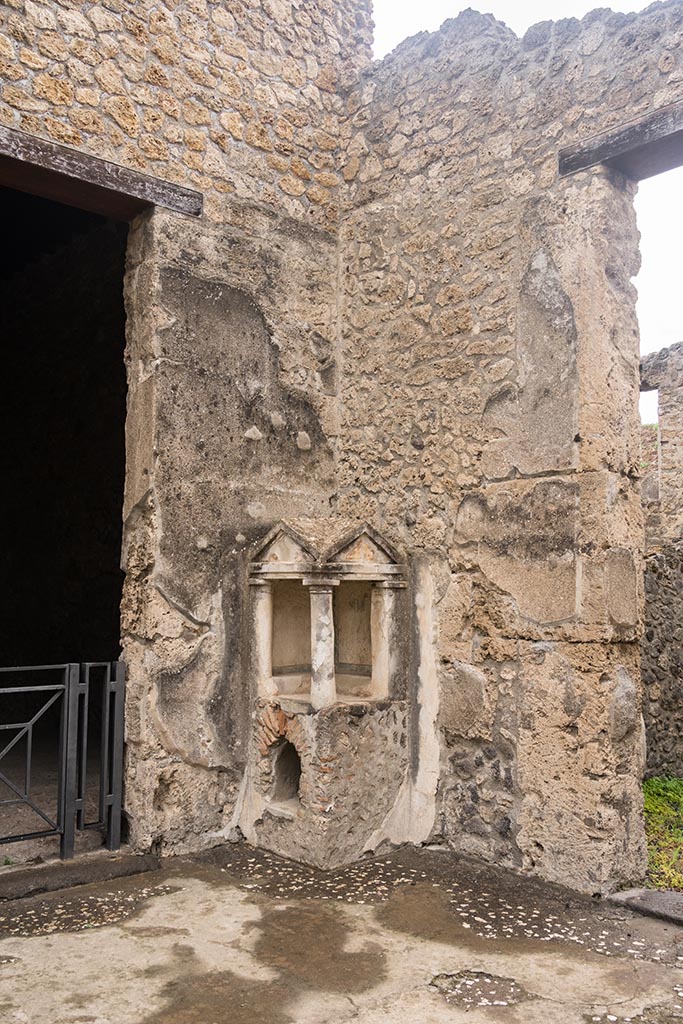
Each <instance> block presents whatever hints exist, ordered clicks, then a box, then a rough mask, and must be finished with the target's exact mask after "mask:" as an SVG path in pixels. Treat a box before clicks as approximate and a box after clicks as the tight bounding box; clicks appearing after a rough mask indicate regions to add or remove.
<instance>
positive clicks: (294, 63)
mask: <svg viewBox="0 0 683 1024" xmlns="http://www.w3.org/2000/svg"><path fill="white" fill-rule="evenodd" d="M0 18H1V25H2V35H1V36H0V58H2V60H3V62H4V63H3V65H2V69H3V71H5V70H7V69H9V71H8V75H7V77H6V81H5V84H4V85H3V87H2V92H1V93H0V98H1V102H0V121H1V122H2V123H5V124H8V125H10V126H13V127H18V128H21V129H23V130H25V131H29V132H32V133H34V134H36V135H41V136H47V137H49V138H53V139H58V140H59V141H62V142H67V143H69V144H71V145H74V146H77V147H79V148H82V149H84V150H86V151H89V152H93V153H97V154H98V155H104V156H107V157H110V158H112V159H115V160H118V161H119V162H122V163H125V164H127V165H130V166H133V167H144V168H145V169H146V170H147V171H149V172H150V173H154V174H157V175H159V176H160V177H163V178H166V179H169V180H172V181H176V182H179V183H182V184H186V185H190V186H192V187H194V188H196V189H199V190H200V191H202V192H203V193H204V195H205V212H204V215H203V217H202V218H201V219H200V220H199V221H194V220H192V219H190V218H185V217H182V216H177V215H174V214H170V213H165V212H161V211H159V210H156V211H153V212H150V213H148V214H145V215H143V216H141V217H140V218H138V220H137V221H136V222H135V223H134V224H133V225H132V227H131V231H130V238H129V248H128V266H127V274H126V285H125V287H126V306H127V315H128V324H127V338H128V345H127V357H126V363H127V370H128V381H129V400H128V421H127V450H128V456H127V479H126V494H125V507H124V550H123V564H124V566H125V569H126V572H127V576H126V585H125V594H124V603H123V626H122V629H123V643H124V651H125V658H126V662H127V665H128V674H129V693H128V717H127V743H128V748H127V749H128V754H127V757H128V762H127V778H126V806H127V813H128V819H129V825H130V837H131V842H132V843H133V845H134V846H135V847H136V848H138V849H144V848H148V847H150V846H154V847H156V848H159V849H162V850H164V851H169V852H172V851H176V852H177V851H183V850H188V849H193V848H196V847H199V846H203V845H208V844H211V843H216V842H219V841H222V840H224V839H225V838H227V837H233V838H234V837H235V836H236V835H238V832H237V828H238V826H239V827H240V828H242V830H243V831H246V833H247V835H248V838H249V839H251V841H253V842H260V843H263V844H264V845H267V846H270V847H272V848H274V849H283V850H285V851H286V852H288V853H294V854H296V855H297V856H300V857H301V858H303V859H307V860H310V861H312V862H315V863H319V864H332V863H336V862H343V861H345V860H348V859H351V858H352V857H354V856H359V855H360V853H361V852H362V851H363V850H364V849H376V848H378V847H379V846H381V844H382V843H384V842H425V841H429V840H442V841H444V842H446V843H448V844H449V845H450V846H451V847H452V848H453V849H455V850H460V851H464V852H468V853H476V854H477V855H480V856H482V857H485V858H487V859H490V860H495V861H497V862H501V863H506V864H509V865H514V866H517V867H521V868H524V869H526V870H530V871H534V872H536V873H538V874H541V875H543V876H544V877H546V878H550V879H554V880H558V881H562V882H564V883H566V884H570V885H574V886H576V887H577V888H580V889H584V890H588V891H591V892H593V891H606V890H609V889H611V888H614V887H615V886H617V885H619V884H621V883H622V882H625V881H627V880H631V879H635V878H637V877H638V876H639V875H641V873H642V871H643V869H644V863H645V858H644V840H643V831H642V821H641V796H640V777H641V773H642V769H643V758H644V753H643V725H642V717H641V698H640V684H639V635H640V633H639V631H640V625H641V619H642V585H641V556H642V513H641V505H640V498H639V494H638V490H637V485H636V482H635V481H636V478H637V476H638V463H639V459H640V443H639V428H638V418H637V392H638V333H637V323H636V318H635V308H634V303H635V291H634V289H633V287H632V285H631V278H632V276H633V275H634V274H635V273H636V271H637V268H638V260H639V257H638V245H637V241H638V237H637V230H636V224H635V215H634V211H633V203H632V200H633V196H634V193H635V185H634V184H633V183H632V182H630V181H627V180H626V179H624V178H623V177H621V176H620V175H619V174H617V173H616V172H614V171H609V170H607V169H605V168H604V167H598V168H596V169H594V170H592V171H588V172H582V173H580V174H577V175H575V176H573V177H569V178H564V179H561V178H559V176H558V150H559V148H560V146H563V145H567V144H570V143H572V142H574V141H577V140H578V139H580V138H584V137H587V136H588V135H591V134H593V133H595V132H597V131H600V130H603V129H605V128H608V127H610V126H613V125H615V124H619V123H622V122H624V121H627V120H630V119H632V118H635V117H638V116H640V115H642V114H643V113H645V112H647V111H649V110H651V109H652V108H658V107H660V106H663V105H665V104H667V103H669V102H672V101H673V100H676V99H680V98H681V96H682V93H683V90H682V88H681V85H680V81H681V65H682V64H683V49H682V48H681V45H680V43H681V37H682V33H683V3H681V2H680V0H672V2H668V3H663V4H658V5H655V6H654V7H653V8H651V9H650V10H649V11H647V12H645V13H643V14H639V15H631V14H628V15H624V14H613V13H611V12H609V11H605V10H602V11H597V12H594V13H593V14H592V15H588V16H587V17H586V18H584V19H583V21H581V22H579V21H577V20H575V19H569V20H565V21H561V22H558V23H556V24H554V25H553V24H552V23H550V22H544V23H542V24H541V25H538V26H535V27H534V28H533V29H530V30H529V32H528V33H527V34H526V35H525V37H524V38H523V39H521V40H520V39H517V37H516V36H515V35H514V34H513V33H512V32H510V31H509V30H508V29H507V28H506V27H505V26H503V25H502V24H501V23H499V22H496V21H495V20H494V19H493V18H492V17H491V16H488V15H479V14H476V13H474V12H472V11H467V12H465V13H464V14H462V15H460V16H459V17H458V18H456V19H454V20H453V21H450V22H447V23H446V24H445V25H444V26H443V28H442V29H441V31H440V32H438V33H434V34H431V35H428V34H425V33H423V34H421V35H419V36H417V37H415V38H414V39H412V40H408V41H407V42H406V43H404V44H403V45H402V46H401V47H399V49H398V50H397V51H395V52H394V53H393V54H392V55H390V56H389V57H387V58H386V59H385V60H384V61H382V62H380V63H376V64H371V63H370V58H369V44H370V21H369V5H368V3H367V2H365V0H358V2H353V0H345V2H343V3H337V2H335V3H329V2H327V0H315V2H307V3H305V2H303V0H291V2H280V0H267V2H264V3H259V4H251V3H247V2H245V0H236V2H235V3H232V4H231V5H230V10H229V11H228V9H227V8H226V6H225V5H224V4H222V3H207V2H204V0H180V2H178V3H175V4H173V5H160V4H151V3H149V4H148V3H136V4H132V3H130V2H127V0H111V2H108V3H107V4H106V5H105V6H102V5H93V4H89V3H78V4H75V5H73V4H72V5H70V6H68V7H63V6H62V5H61V4H60V3H57V2H56V0H54V2H52V0H50V2H47V3H28V2H26V3H24V2H23V0H12V3H11V4H10V5H9V7H5V8H3V14H2V15H1V16H0ZM301 517H306V518H307V519H308V520H312V521H316V520H317V521H320V522H323V521H327V520H329V519H330V517H332V518H333V519H334V517H340V518H342V519H345V520H352V521H354V522H365V523H368V524H369V525H370V527H372V528H374V529H375V530H377V531H380V532H381V534H382V535H383V536H384V537H385V538H386V539H387V541H388V542H389V543H391V544H393V545H395V546H396V547H397V548H398V549H400V550H401V551H403V552H405V557H406V563H407V566H408V570H407V586H406V588H405V590H404V591H402V592H401V593H400V595H399V597H398V598H397V609H398V610H397V613H396V614H397V616H398V618H397V621H398V622H399V624H400V628H399V629H398V630H396V633H395V635H396V643H395V646H394V647H393V648H392V651H393V657H394V658H395V662H396V673H395V674H396V677H397V679H396V689H395V691H394V692H393V693H392V694H390V698H391V699H390V700H389V702H388V703H387V702H381V701H380V702H373V701H370V702H366V703H365V704H363V705H362V714H361V713H358V714H357V713H356V712H355V711H354V710H353V709H354V707H355V705H354V704H353V703H352V702H346V703H345V702H341V703H338V704H335V705H333V707H332V708H324V707H320V708H317V709H313V712H311V711H310V710H307V711H306V712H305V713H302V712H300V711H298V710H296V709H295V710H292V709H291V708H290V707H283V706H282V702H281V701H279V700H278V699H277V698H276V696H274V695H273V694H272V693H271V694H269V695H268V696H267V699H266V700H265V702H264V700H262V699H259V693H258V675H259V671H260V670H259V669H258V667H257V666H258V664H259V660H258V658H255V657H254V642H255V640H254V621H255V616H254V606H253V605H252V600H254V597H253V594H252V593H251V591H253V590H254V589H255V588H253V587H249V585H248V572H249V568H248V565H249V559H250V552H251V551H252V550H253V548H254V545H255V544H257V543H258V541H259V540H260V539H261V538H263V537H264V536H265V535H266V534H267V533H268V530H270V529H271V527H273V525H274V524H275V523H277V522H279V521H281V520H288V519H297V518H301ZM255 600H256V601H258V598H256V599H255ZM262 640H263V637H261V641H262ZM261 653H263V651H262V652H261ZM261 661H263V659H261ZM255 666H256V667H255ZM262 696H263V695H262ZM264 730H265V732H266V733H267V734H268V735H269V736H272V738H271V740H270V741H268V742H266V740H265V739H264V738H263V737H264ZM278 730H279V731H278ZM285 733H291V734H292V735H293V736H295V737H298V741H299V744H300V747H301V749H300V750H299V754H300V756H301V762H302V776H301V789H300V805H299V806H298V807H295V808H294V811H293V812H292V813H293V814H294V823H295V824H294V826H291V821H292V818H291V817H290V818H289V819H287V820H288V821H289V825H288V826H287V830H286V831H287V838H286V841H285V840H284V839H283V840H282V841H281V840H280V838H278V837H279V836H281V835H284V825H283V821H284V820H285V819H284V818H282V817H280V818H278V816H277V814H275V815H274V814H273V813H272V811H269V810H268V807H267V802H268V793H269V792H270V790H269V788H268V787H269V785H270V783H269V781H268V779H269V775H268V773H269V772H270V771H272V769H273V761H272V759H271V758H269V756H267V753H266V752H267V750H268V748H269V747H270V746H272V745H273V744H277V743H278V742H280V740H279V739H278V737H280V738H282V737H284V735H285ZM264 744H265V746H264ZM294 745H295V746H296V743H295V744H294ZM297 749H298V748H297ZM328 759H329V764H330V765H331V766H332V767H331V769H330V771H329V772H323V774H320V773H321V771H322V769H321V767H320V766H321V765H323V766H324V765H325V764H327V763H328ZM290 811H291V808H290ZM297 816H298V817H297Z"/></svg>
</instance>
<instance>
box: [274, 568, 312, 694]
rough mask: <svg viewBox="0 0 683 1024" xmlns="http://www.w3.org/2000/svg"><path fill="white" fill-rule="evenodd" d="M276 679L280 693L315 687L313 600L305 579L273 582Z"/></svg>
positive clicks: (303, 691)
mask: <svg viewBox="0 0 683 1024" xmlns="http://www.w3.org/2000/svg"><path fill="white" fill-rule="evenodd" d="M272 587H273V629H272V635H273V641H272V643H273V680H274V682H275V684H276V685H277V689H278V692H279V693H283V694H305V693H309V692H310V689H311V602H310V596H309V593H308V589H307V588H306V587H304V585H303V583H302V582H301V580H276V581H275V582H274V583H273V584H272Z"/></svg>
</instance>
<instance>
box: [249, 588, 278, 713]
mask: <svg viewBox="0 0 683 1024" xmlns="http://www.w3.org/2000/svg"><path fill="white" fill-rule="evenodd" d="M250 584H251V601H252V622H253V630H254V632H253V636H254V647H253V660H252V664H253V672H254V677H255V679H256V692H257V694H258V696H259V697H273V696H274V695H275V694H276V693H277V687H276V685H275V682H274V681H273V588H272V586H271V584H270V583H268V582H267V581H266V580H251V581H250Z"/></svg>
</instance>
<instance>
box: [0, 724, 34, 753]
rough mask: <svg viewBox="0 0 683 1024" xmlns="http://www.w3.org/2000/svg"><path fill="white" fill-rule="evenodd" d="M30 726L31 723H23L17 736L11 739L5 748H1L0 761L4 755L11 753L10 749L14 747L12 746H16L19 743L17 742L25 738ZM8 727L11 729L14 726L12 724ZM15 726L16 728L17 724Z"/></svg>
mask: <svg viewBox="0 0 683 1024" xmlns="http://www.w3.org/2000/svg"><path fill="white" fill-rule="evenodd" d="M28 727H29V723H28V722H27V723H26V725H23V726H22V727H21V732H20V733H19V734H18V735H17V736H15V737H14V739H13V740H10V741H9V743H8V744H7V746H6V747H5V749H4V750H0V761H2V759H3V757H5V755H6V754H9V752H10V750H11V749H12V747H15V746H16V745H17V743H19V741H20V740H22V739H23V738H24V736H25V735H26V733H27V732H28ZM8 728H10V729H11V728H13V727H12V726H8ZM14 728H16V726H14Z"/></svg>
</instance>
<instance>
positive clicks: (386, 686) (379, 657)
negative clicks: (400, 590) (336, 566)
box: [370, 583, 396, 699]
mask: <svg viewBox="0 0 683 1024" xmlns="http://www.w3.org/2000/svg"><path fill="white" fill-rule="evenodd" d="M395 595H396V588H395V585H394V584H392V583H375V584H374V585H373V587H372V604H371V608H370V632H371V637H372V695H373V697H374V698H375V699H381V698H383V697H388V696H389V695H390V692H391V675H392V667H393V651H392V649H391V644H392V633H393V623H394V606H395V603H396V599H395Z"/></svg>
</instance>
